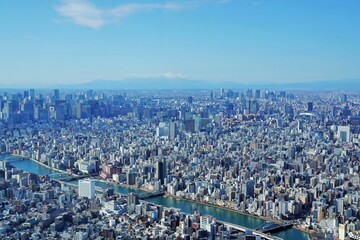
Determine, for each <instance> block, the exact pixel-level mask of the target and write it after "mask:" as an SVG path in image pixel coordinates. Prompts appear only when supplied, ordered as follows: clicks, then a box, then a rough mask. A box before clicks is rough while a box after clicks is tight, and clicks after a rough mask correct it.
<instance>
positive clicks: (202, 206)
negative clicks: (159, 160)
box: [14, 155, 308, 240]
mask: <svg viewBox="0 0 360 240" xmlns="http://www.w3.org/2000/svg"><path fill="white" fill-rule="evenodd" d="M14 156H15V155H14ZM16 157H18V158H21V159H24V157H22V156H16ZM25 160H28V158H25ZM29 160H30V159H29ZM25 162H26V161H25ZM29 162H33V164H36V165H39V166H41V167H43V168H46V169H51V170H54V171H56V169H54V168H50V167H49V166H47V165H45V166H44V165H43V164H40V162H38V161H36V160H34V161H29ZM19 164H20V165H21V161H20V163H19ZM25 165H26V166H27V164H25ZM28 167H29V166H27V168H21V169H23V170H25V171H27V169H28ZM36 171H38V170H36ZM43 175H44V174H43ZM98 179H99V177H98ZM98 179H97V181H99V182H100V180H98ZM101 183H103V184H108V185H111V186H113V187H117V186H119V187H123V188H127V189H129V188H131V189H134V190H142V191H146V192H151V191H149V190H148V189H141V188H138V187H136V186H132V185H131V186H130V185H127V184H120V183H118V184H116V183H115V182H112V181H108V180H105V179H101ZM166 198H168V199H174V200H170V205H169V204H168V203H166V200H161V199H166ZM157 199H159V200H157ZM175 200H180V201H175ZM173 201H175V202H178V203H175V202H173ZM150 202H153V201H151V200H150ZM156 202H157V203H156ZM154 203H156V204H159V205H164V206H167V207H175V208H179V209H183V210H182V211H184V212H188V213H192V212H194V210H196V209H198V210H200V211H201V212H202V213H206V214H210V215H213V216H215V217H216V218H217V219H220V220H224V221H228V222H231V223H235V224H240V225H241V223H244V224H245V222H247V221H248V220H246V219H247V218H252V219H254V220H253V221H255V219H258V220H262V221H271V222H276V220H274V219H270V218H266V217H261V216H257V215H253V214H249V213H246V212H242V211H239V210H236V209H232V208H229V207H225V206H218V205H214V204H210V203H206V202H202V201H194V200H192V199H186V198H183V197H176V196H170V195H169V194H167V197H164V196H161V197H156V198H155V202H154ZM190 205H192V206H191V207H190V208H189V207H188V206H190ZM193 205H198V206H196V207H195V206H193ZM206 206H209V207H212V208H213V209H207V208H206ZM185 209H186V210H185ZM216 209H218V210H216ZM218 211H221V212H222V211H223V212H222V213H221V215H219V212H218ZM226 212H227V213H226ZM233 214H239V215H241V217H240V216H239V217H236V218H234V215H233ZM242 216H243V217H242ZM243 218H244V220H241V221H239V219H243ZM243 221H245V222H243ZM255 222H256V224H254V223H255ZM255 222H251V220H250V223H249V222H247V223H246V224H245V226H248V227H249V228H250V229H251V228H256V227H259V226H260V225H261V224H262V222H258V221H255ZM295 230H296V231H299V232H298V233H295V232H292V231H295ZM289 231H290V232H289ZM300 232H301V233H300ZM294 234H308V232H307V231H304V229H301V228H299V229H297V228H294V229H293V230H291V229H290V230H286V231H284V233H283V234H282V236H281V237H282V238H283V239H295V238H293V236H295V235H294ZM296 236H298V235H296ZM297 239H302V240H306V239H307V237H306V236H302V237H301V238H297Z"/></svg>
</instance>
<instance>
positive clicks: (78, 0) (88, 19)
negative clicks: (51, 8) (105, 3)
mask: <svg viewBox="0 0 360 240" xmlns="http://www.w3.org/2000/svg"><path fill="white" fill-rule="evenodd" d="M56 11H57V12H58V13H59V14H60V15H62V16H64V17H65V18H67V19H68V20H70V21H72V22H74V23H76V24H78V25H82V26H86V27H91V28H100V27H102V26H104V25H105V24H106V20H105V12H104V11H103V10H101V9H99V8H97V7H96V6H95V5H93V4H92V3H90V2H88V1H86V0H64V1H62V4H61V5H59V6H57V7H56Z"/></svg>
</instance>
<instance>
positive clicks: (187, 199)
mask: <svg viewBox="0 0 360 240" xmlns="http://www.w3.org/2000/svg"><path fill="white" fill-rule="evenodd" d="M164 196H165V197H169V198H173V199H177V200H184V201H189V202H192V203H196V204H202V205H205V206H210V207H216V208H219V209H222V210H226V211H231V212H234V213H238V214H242V215H245V216H249V217H253V218H257V219H261V220H264V221H267V222H273V223H277V224H281V223H282V222H281V221H280V220H278V219H274V218H269V217H264V216H259V215H255V214H251V213H247V212H243V211H240V210H236V209H233V208H229V207H226V206H219V205H215V204H212V203H208V202H202V201H199V200H193V199H189V198H184V197H178V196H175V195H172V194H168V193H167V194H165V195H164ZM292 228H293V229H296V230H299V231H301V232H304V233H307V234H315V233H316V231H314V230H311V229H307V228H303V227H300V226H298V225H293V227H292Z"/></svg>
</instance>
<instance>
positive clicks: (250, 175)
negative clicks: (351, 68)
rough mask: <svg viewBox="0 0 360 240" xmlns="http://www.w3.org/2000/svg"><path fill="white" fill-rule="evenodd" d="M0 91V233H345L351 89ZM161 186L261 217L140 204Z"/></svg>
mask: <svg viewBox="0 0 360 240" xmlns="http://www.w3.org/2000/svg"><path fill="white" fill-rule="evenodd" d="M0 95H1V96H0V109H1V112H0V119H1V123H0V136H1V138H0V139H1V140H0V152H1V153H2V154H1V159H2V160H1V162H0V168H1V169H2V173H3V174H2V180H1V182H0V200H1V205H0V209H1V211H0V218H1V223H0V225H1V226H0V234H1V239H44V238H48V239H279V237H277V236H276V234H273V230H274V232H276V231H289V230H287V229H288V228H293V229H297V230H299V231H297V232H298V233H301V232H304V233H306V236H309V237H311V238H316V237H318V238H321V239H324V238H328V239H333V238H335V239H358V238H359V236H358V231H359V230H360V221H359V219H360V193H359V188H360V177H359V171H360V161H359V160H360V148H359V143H360V135H359V134H360V127H359V126H360V100H359V99H360V96H359V93H358V92H356V91H347V92H335V91H320V92H319V91H305V90H287V91H273V90H260V89H247V90H230V89H219V90H218V89H216V90H215V89H214V90H168V91H165V90H163V91H161V90H159V91H155V90H148V91H145V90H144V91H140V90H139V91H115V90H113V91H97V90H86V91H79V90H59V89H55V90H53V91H48V90H38V89H36V90H34V89H30V90H21V91H20V90H19V91H15V90H8V91H4V90H2V91H1V92H0ZM17 161H23V162H32V163H34V164H37V165H39V166H41V167H43V168H44V167H45V168H49V169H50V170H52V171H53V172H54V173H53V174H39V173H38V174H36V172H33V171H31V169H21V168H17V167H15V165H16V164H15V162H17ZM100 183H103V184H106V186H107V187H106V188H101V187H100V186H98V184H100ZM109 186H110V187H109ZM111 186H122V187H124V188H128V189H131V190H132V191H130V192H128V193H127V194H124V193H119V192H116V191H114V188H115V187H111ZM162 195H164V197H165V198H173V199H176V201H180V200H187V201H188V202H189V203H190V202H193V203H199V204H205V205H208V206H216V207H217V208H220V209H223V210H226V211H234V212H238V213H241V214H244V215H248V216H252V217H256V218H260V219H263V220H265V221H267V222H266V223H265V224H264V225H263V226H256V227H255V226H254V227H253V228H250V227H242V225H241V223H240V224H232V223H230V222H229V221H224V219H220V218H221V217H220V218H219V217H218V218H215V217H213V216H211V215H209V214H208V213H206V212H197V211H194V212H183V211H181V209H177V208H171V207H165V206H162V205H161V204H156V203H153V202H151V199H152V197H156V196H162ZM272 228H274V229H272ZM294 239H301V238H300V237H299V238H297V237H296V236H295V238H294Z"/></svg>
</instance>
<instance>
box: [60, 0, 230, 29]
mask: <svg viewBox="0 0 360 240" xmlns="http://www.w3.org/2000/svg"><path fill="white" fill-rule="evenodd" d="M228 1H229V0H186V1H179V2H165V3H127V4H122V5H120V6H116V7H113V8H110V9H101V8H99V7H97V6H95V5H94V4H92V3H91V2H90V1H89V0H62V1H61V4H60V5H58V6H56V7H55V10H56V11H57V12H58V13H59V14H60V15H61V16H63V17H65V18H66V19H67V20H68V21H71V22H73V23H75V24H77V25H81V26H85V27H90V28H94V29H99V28H101V27H103V26H104V25H107V24H110V23H112V22H117V21H120V20H122V19H123V18H124V17H127V16H129V15H131V14H135V13H138V12H141V11H150V10H166V11H176V10H184V9H191V8H196V7H199V6H201V5H204V4H208V3H225V2H228Z"/></svg>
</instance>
